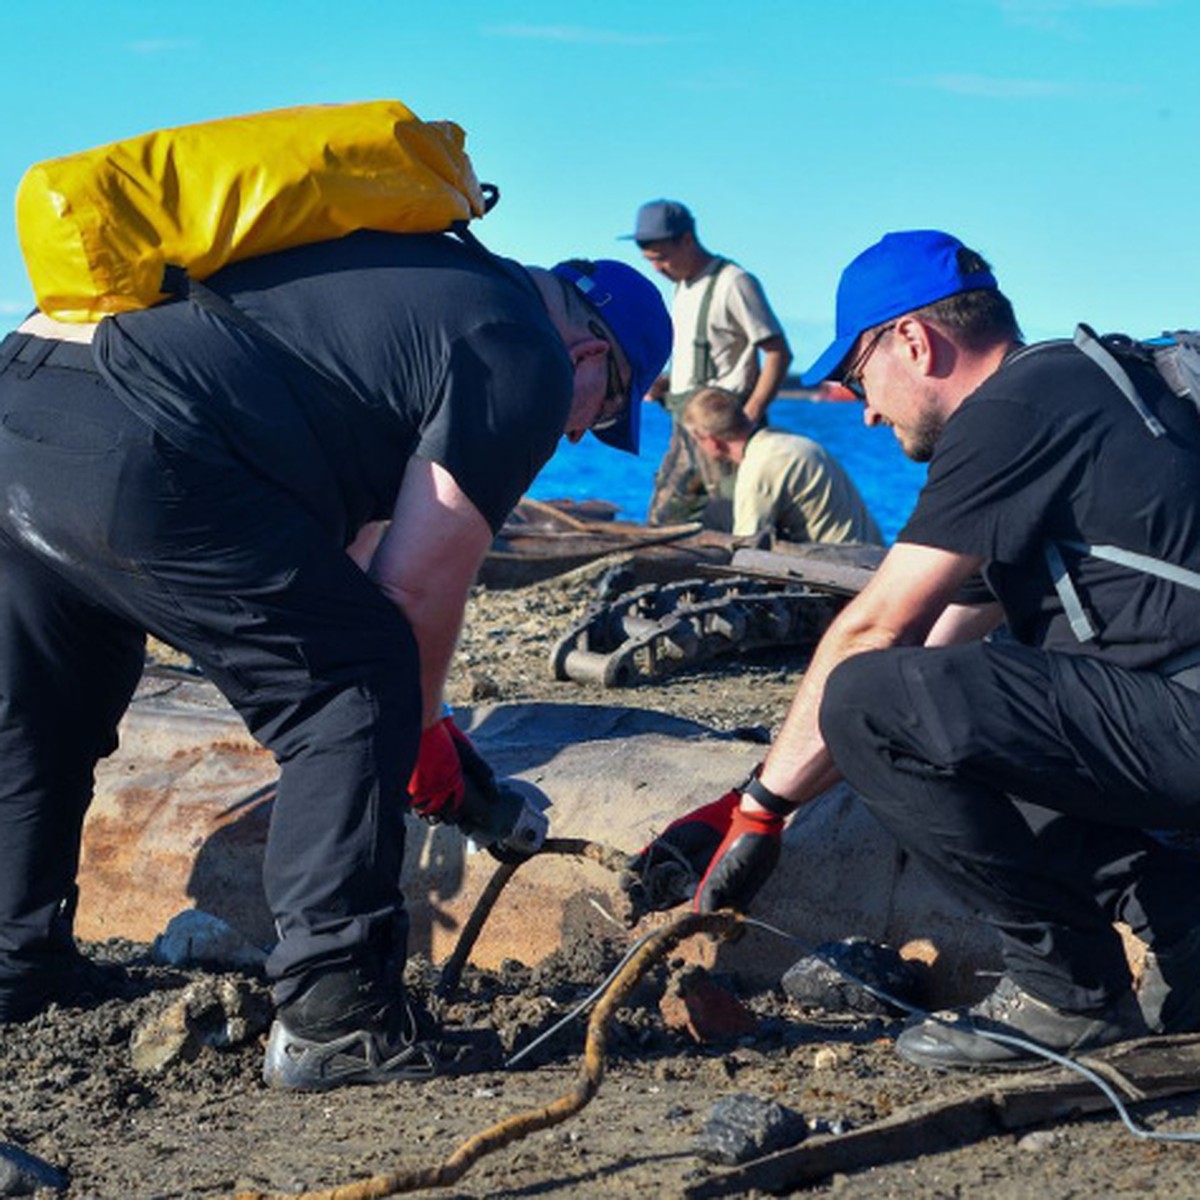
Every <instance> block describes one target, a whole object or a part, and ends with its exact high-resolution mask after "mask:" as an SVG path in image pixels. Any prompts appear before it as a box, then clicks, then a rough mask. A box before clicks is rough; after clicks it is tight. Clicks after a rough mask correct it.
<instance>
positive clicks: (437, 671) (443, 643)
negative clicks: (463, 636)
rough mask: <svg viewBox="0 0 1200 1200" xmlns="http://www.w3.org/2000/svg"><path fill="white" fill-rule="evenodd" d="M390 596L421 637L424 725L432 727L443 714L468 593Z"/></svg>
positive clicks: (418, 642)
mask: <svg viewBox="0 0 1200 1200" xmlns="http://www.w3.org/2000/svg"><path fill="white" fill-rule="evenodd" d="M389 599H391V600H392V601H393V603H395V604H397V605H398V607H399V608H400V609H401V611H402V612H403V613H404V615H405V617H406V618H407V619H408V623H409V625H411V626H412V631H413V635H414V636H415V637H416V639H417V646H418V648H419V654H420V661H421V707H422V722H421V724H422V726H423V727H428V726H429V725H432V724H433V723H434V722H435V721H436V720H438V718H439V717H440V716H441V712H442V696H443V693H444V692H445V688H446V679H447V677H448V676H449V674H450V664H451V663H452V662H453V659H454V651H455V648H456V647H457V646H458V638H459V634H460V633H461V631H462V623H463V613H464V612H465V610H466V599H467V598H466V594H465V593H464V594H463V595H461V596H448V595H445V594H444V593H442V594H438V595H434V594H432V593H430V592H422V593H412V592H398V593H397V592H393V593H389Z"/></svg>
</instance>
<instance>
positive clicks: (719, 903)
mask: <svg viewBox="0 0 1200 1200" xmlns="http://www.w3.org/2000/svg"><path fill="white" fill-rule="evenodd" d="M735 795H737V796H738V799H739V800H740V799H741V794H740V793H735ZM782 834H783V818H782V817H777V816H775V815H774V814H773V813H769V812H752V813H748V812H743V811H742V810H741V809H740V808H735V809H734V810H733V813H732V815H731V816H730V819H729V828H728V830H727V831H726V834H725V838H724V840H723V841H722V842H721V844H720V845H719V846H718V847H717V849H716V853H714V854H713V856H712V861H711V863H710V864H709V867H708V870H707V871H706V872H705V874H704V878H703V879H701V880H700V885H699V887H697V888H696V896H695V899H694V900H693V901H692V907H693V908H694V909H695V911H696V912H716V910H717V909H718V908H736V909H738V910H739V911H741V910H742V909H744V908H746V906H747V905H749V903H750V901H751V900H753V899H754V896H755V894H756V893H757V892H758V889H759V888H760V887H762V885H763V884H764V883H766V881H767V876H769V875H770V874H771V872H772V871H773V870H774V869H775V864H776V863H777V862H778V861H779V851H780V846H781V841H780V839H781V837H782Z"/></svg>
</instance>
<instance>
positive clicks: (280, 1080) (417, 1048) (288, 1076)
mask: <svg viewBox="0 0 1200 1200" xmlns="http://www.w3.org/2000/svg"><path fill="white" fill-rule="evenodd" d="M462 1060H463V1056H462V1055H461V1054H459V1055H456V1054H455V1053H454V1052H453V1049H452V1048H451V1047H448V1046H445V1045H443V1042H442V1039H441V1036H440V1033H439V1031H438V1028H437V1025H436V1023H435V1022H434V1020H433V1018H432V1017H431V1016H430V1015H429V1014H428V1013H427V1012H425V1011H424V1010H423V1009H421V1008H419V1007H418V1006H417V1005H416V1004H414V1003H413V1002H412V1001H411V1000H410V999H409V998H408V997H407V996H406V995H405V992H404V989H403V987H402V986H400V985H399V984H396V985H394V987H393V988H391V989H389V988H387V987H386V986H385V985H384V984H382V983H380V982H379V981H378V980H376V979H373V978H371V977H370V976H368V974H367V973H366V972H365V971H364V970H362V969H361V968H354V967H352V968H346V969H343V970H337V971H330V972H326V973H325V974H323V975H321V976H319V977H318V978H317V980H316V981H315V982H314V983H313V984H312V985H310V986H309V987H308V988H307V989H306V990H305V991H304V992H302V993H301V994H300V995H299V996H298V997H297V998H296V999H295V1000H294V1001H292V1002H291V1003H289V1004H287V1005H285V1006H283V1007H282V1008H281V1009H280V1010H279V1012H278V1014H277V1016H276V1018H275V1021H274V1023H273V1024H272V1026H271V1034H270V1037H269V1038H268V1040H267V1051H266V1056H265V1058H264V1059H263V1079H264V1081H265V1082H266V1083H267V1084H269V1085H270V1086H271V1087H276V1088H286V1089H290V1090H294V1091H324V1090H325V1089H327V1088H335V1087H344V1086H347V1085H349V1084H355V1083H391V1082H392V1081H394V1080H417V1079H432V1078H433V1076H435V1075H438V1074H443V1073H447V1072H449V1071H459V1070H461V1069H462V1065H463V1063H462Z"/></svg>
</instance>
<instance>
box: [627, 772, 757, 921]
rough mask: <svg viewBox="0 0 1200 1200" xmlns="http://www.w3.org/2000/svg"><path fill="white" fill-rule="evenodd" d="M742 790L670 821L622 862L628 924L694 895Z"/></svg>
mask: <svg viewBox="0 0 1200 1200" xmlns="http://www.w3.org/2000/svg"><path fill="white" fill-rule="evenodd" d="M741 798H742V794H741V792H739V791H738V790H737V789H734V790H733V791H729V792H726V793H725V795H723V796H722V797H721V798H720V799H719V800H714V801H712V803H711V804H705V805H704V806H703V807H701V808H696V809H693V810H692V811H691V812H689V813H685V814H684V815H683V816H682V817H679V818H677V819H676V820H674V821H672V822H671V824H670V825H668V826H667V827H666V829H664V830H663V831H662V833H660V834H659V835H658V837H656V838H655V839H654V841H652V842H651V843H650V844H649V845H648V846H646V847H645V848H644V849H643V850H641V851H640V852H639V853H638V854H635V855H634V856H633V857H632V858H630V859H629V861H628V862H627V863H626V864H625V870H624V871H622V873H621V877H620V880H619V884H620V887H621V890H622V891H623V892H625V894H626V895H627V896H628V897H629V902H630V906H631V912H630V914H629V918H628V919H629V922H630V924H636V923H637V922H638V921H639V920H640V919H641V917H642V915H643V914H644V913H648V912H662V911H663V910H664V909H668V908H674V907H675V906H676V905H677V904H683V903H685V902H686V901H687V900H690V899H691V898H692V896H693V895H694V894H695V891H696V886H697V884H699V882H700V880H701V879H703V878H704V875H705V873H706V872H707V871H708V869H709V865H710V864H711V862H712V860H713V855H714V854H715V853H716V851H717V848H718V847H719V846H720V845H721V844H722V842H723V841H724V839H725V835H726V834H727V833H728V832H729V822H730V818H731V816H732V815H733V813H734V812H735V811H736V809H737V806H738V804H739V802H740V801H741Z"/></svg>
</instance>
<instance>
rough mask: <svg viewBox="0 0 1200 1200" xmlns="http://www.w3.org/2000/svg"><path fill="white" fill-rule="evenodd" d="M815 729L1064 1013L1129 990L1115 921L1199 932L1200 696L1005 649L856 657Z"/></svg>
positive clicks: (1137, 927)
mask: <svg viewBox="0 0 1200 1200" xmlns="http://www.w3.org/2000/svg"><path fill="white" fill-rule="evenodd" d="M821 730H822V733H823V736H824V737H825V740H826V742H827V744H828V746H829V749H830V751H831V753H832V754H833V757H834V760H835V762H836V763H837V765H838V768H839V769H840V771H841V772H842V774H843V775H844V776H845V778H846V779H847V781H848V782H849V783H850V785H851V786H852V787H853V788H854V789H855V790H856V791H857V792H858V793H859V794H860V795H861V796H862V797H863V799H864V801H865V802H866V804H867V806H868V807H869V808H870V810H871V811H872V812H873V813H874V814H875V816H876V817H877V818H878V819H879V820H880V822H881V823H882V824H883V825H884V826H885V827H886V828H887V829H889V830H890V831H891V832H892V833H893V834H894V835H895V837H896V839H897V840H898V841H899V843H900V844H901V845H902V846H903V847H905V848H906V849H907V850H908V851H909V852H910V853H912V854H913V855H915V856H916V857H917V858H918V859H919V860H920V861H921V862H922V863H923V864H924V865H925V866H926V867H927V868H928V869H929V870H930V872H931V873H932V874H933V876H934V877H935V878H936V879H937V880H938V881H939V882H940V883H941V884H942V885H943V886H944V887H945V888H946V889H947V890H948V891H950V892H952V893H954V894H955V895H956V896H957V897H959V899H961V900H962V901H963V902H965V903H966V904H967V905H968V906H970V907H971V908H973V909H974V910H976V911H977V912H978V913H979V914H980V916H981V918H982V919H983V920H985V921H987V922H988V923H990V924H991V925H992V926H994V927H995V929H996V930H997V932H998V933H999V935H1000V942H1001V949H1002V953H1003V956H1004V961H1005V964H1006V968H1007V970H1008V971H1009V973H1010V974H1011V975H1012V976H1013V978H1014V979H1016V981H1017V982H1018V983H1020V984H1021V985H1022V986H1024V987H1026V988H1027V989H1028V990H1029V991H1031V992H1032V993H1033V994H1034V995H1037V996H1039V997H1041V998H1042V999H1044V1000H1046V1001H1048V1002H1049V1003H1051V1004H1055V1005H1058V1006H1060V1007H1064V1008H1073V1009H1079V1010H1083V1009H1087V1008H1090V1007H1094V1006H1098V1005H1100V1004H1102V1003H1105V1002H1106V1001H1108V1000H1109V999H1111V998H1113V997H1114V996H1115V995H1116V994H1118V993H1119V992H1120V991H1121V990H1123V989H1128V987H1129V972H1128V967H1127V965H1126V961H1125V958H1124V955H1123V952H1122V947H1121V943H1120V939H1119V937H1118V936H1117V934H1116V933H1115V932H1114V930H1113V928H1112V922H1113V921H1118V920H1119V921H1124V922H1126V923H1128V924H1129V925H1130V926H1131V927H1132V929H1133V930H1134V932H1135V933H1137V934H1138V935H1139V936H1141V937H1143V938H1144V939H1145V940H1146V941H1147V942H1149V943H1150V944H1152V945H1153V944H1155V943H1156V942H1157V943H1158V944H1160V945H1169V944H1170V943H1172V942H1174V941H1176V940H1177V939H1178V938H1180V937H1182V936H1183V935H1184V934H1185V933H1186V932H1187V931H1188V930H1190V929H1192V928H1193V927H1194V926H1195V925H1196V924H1197V923H1200V889H1197V887H1196V884H1195V879H1196V872H1197V864H1196V862H1195V861H1194V860H1192V859H1190V858H1188V857H1187V856H1185V855H1183V854H1181V853H1178V852H1176V851H1173V850H1169V849H1167V848H1165V847H1164V846H1163V845H1162V844H1161V843H1160V841H1159V840H1158V839H1157V838H1155V837H1152V836H1151V835H1150V834H1149V833H1148V832H1147V830H1164V829H1187V830H1196V829H1200V694H1197V693H1196V692H1193V691H1191V690H1189V689H1187V688H1185V687H1183V686H1182V685H1180V684H1178V683H1172V682H1169V681H1167V680H1165V679H1163V678H1162V677H1160V676H1158V675H1155V674H1152V673H1149V672H1139V671H1128V670H1122V669H1121V668H1119V667H1114V666H1110V665H1107V664H1105V663H1101V662H1098V661H1096V660H1094V659H1086V658H1082V657H1080V656H1074V655H1065V654H1051V653H1044V652H1041V651H1038V650H1033V649H1029V648H1027V647H1023V646H1018V645H1015V644H1010V643H999V642H997V643H995V644H991V643H975V644H972V645H966V646H955V647H949V648H945V649H936V650H924V649H920V648H906V649H895V650H885V651H878V652H875V653H867V654H862V655H859V656H857V657H855V658H852V659H850V660H848V661H847V662H845V663H843V664H841V665H840V666H839V667H838V668H837V669H836V670H835V671H834V672H833V673H832V674H831V676H830V678H829V681H828V685H827V690H826V693H825V699H824V703H823V705H822V709H821Z"/></svg>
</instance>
